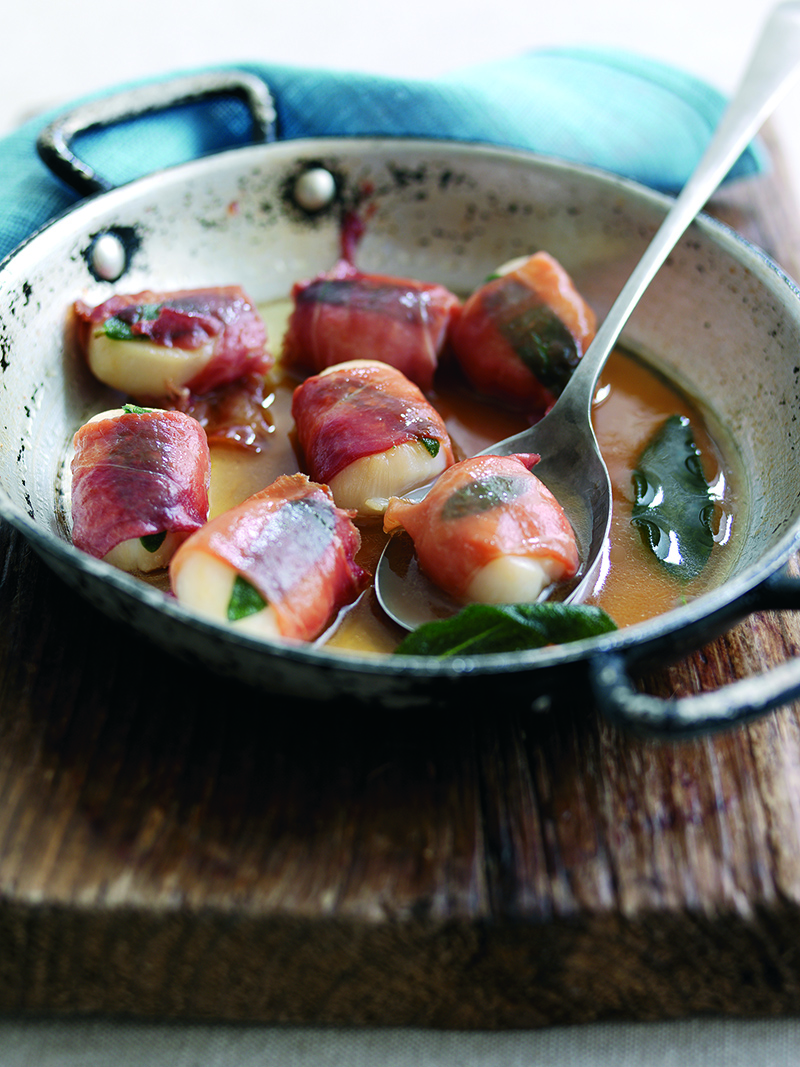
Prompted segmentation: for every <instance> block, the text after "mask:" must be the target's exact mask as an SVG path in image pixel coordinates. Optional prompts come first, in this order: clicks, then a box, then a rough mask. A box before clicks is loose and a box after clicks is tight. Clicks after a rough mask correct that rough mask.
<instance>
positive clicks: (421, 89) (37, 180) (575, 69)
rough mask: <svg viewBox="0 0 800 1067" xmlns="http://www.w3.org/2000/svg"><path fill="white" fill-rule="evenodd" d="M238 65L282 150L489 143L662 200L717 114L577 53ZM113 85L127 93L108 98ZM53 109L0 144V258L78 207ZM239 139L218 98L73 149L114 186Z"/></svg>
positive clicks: (693, 82) (622, 66)
mask: <svg viewBox="0 0 800 1067" xmlns="http://www.w3.org/2000/svg"><path fill="white" fill-rule="evenodd" d="M237 67H239V68H240V69H245V70H247V71H249V72H250V73H255V74H257V75H259V76H260V77H262V78H263V79H264V80H265V81H266V82H267V84H268V86H269V87H270V90H271V92H272V95H273V97H274V101H275V105H276V112H277V137H278V138H279V139H282V140H287V139H292V138H299V137H315V136H330V135H341V136H356V137H357V136H372V135H380V136H405V137H421V138H444V139H453V140H458V141H467V142H475V143H484V144H492V145H502V146H507V147H513V148H521V149H528V150H531V151H534V152H539V153H543V154H546V155H551V156H556V157H558V158H560V159H564V160H568V161H570V162H576V163H583V164H590V165H593V166H596V167H600V168H602V169H604V170H608V171H612V172H614V173H616V174H619V175H622V176H624V177H627V178H632V179H634V180H636V181H639V182H642V183H644V184H646V185H649V186H651V187H653V188H656V189H660V190H663V191H666V192H674V191H676V190H678V189H679V188H680V187H681V186H682V185H683V184H684V183H685V181H686V179H687V178H688V176H689V174H690V173H691V171H692V169H693V168H694V166H695V164H696V163H697V161H698V159H699V157H700V155H701V153H702V151H703V149H704V147H705V145H706V144H707V142H708V140H709V138H710V135H711V133H712V131H713V129H714V127H715V126H716V124H717V122H718V120H719V118H720V115H721V114H722V111H723V109H724V106H725V100H724V98H723V96H722V95H721V94H720V93H719V92H717V91H716V90H715V89H714V88H712V87H711V86H709V85H707V84H705V83H704V82H703V81H702V80H700V79H698V78H696V77H694V76H692V75H689V74H686V73H684V72H682V71H680V70H677V69H674V68H672V67H669V66H666V65H664V64H661V63H657V62H654V61H652V60H649V59H645V58H642V57H639V56H636V55H632V54H629V53H625V52H620V51H609V50H598V49H587V48H584V49H547V50H542V51H534V52H528V53H525V54H522V55H519V56H515V57H511V58H509V59H506V60H501V61H493V62H490V63H485V64H481V65H478V66H473V67H470V68H467V69H464V70H461V71H457V72H455V73H451V74H448V75H446V76H442V77H439V78H436V79H430V80H420V79H410V80H400V79H395V78H388V77H382V76H379V75H368V74H352V73H342V72H335V71H320V70H311V69H303V68H298V67H289V66H279V65H273V64H261V63H242V64H237ZM206 69H207V68H206ZM216 69H219V68H216ZM177 73H183V74H185V73H189V72H188V71H182V72H177ZM169 76H172V75H169ZM165 77H166V75H165ZM148 81H152V79H148ZM134 84H136V85H142V84H146V82H137V83H134ZM126 87H128V88H129V87H132V85H128V86H117V87H115V89H114V90H113V91H114V92H119V91H120V89H124V88H126ZM97 95H103V94H97ZM89 99H91V98H89ZM85 100H86V98H84V100H82V101H78V102H80V103H83V102H85ZM62 110H64V109H58V111H53V112H50V113H47V114H44V115H42V116H40V117H38V118H37V119H34V120H31V121H29V122H27V123H26V124H25V125H23V126H21V127H20V128H19V129H18V130H16V131H14V132H13V133H12V134H10V135H8V136H6V137H5V138H3V139H2V140H0V258H2V257H4V256H5V255H7V254H8V253H9V252H11V251H12V250H13V249H14V248H15V247H16V246H17V245H18V244H19V243H21V242H22V241H23V240H24V239H25V238H26V237H27V236H28V235H29V234H31V233H32V232H33V231H35V230H37V229H38V228H40V227H41V226H42V225H44V224H45V223H46V222H48V221H49V220H50V219H52V218H53V217H54V216H56V215H58V214H60V213H62V212H63V211H65V210H67V209H68V208H69V207H71V206H72V205H73V204H75V203H76V202H77V200H78V199H79V197H78V196H77V194H76V193H74V192H73V191H72V190H70V189H69V188H67V187H66V186H65V185H63V184H62V183H61V182H60V181H59V180H58V179H56V178H54V177H53V176H52V175H51V174H50V173H49V171H48V170H47V169H46V167H45V166H44V164H43V163H42V162H41V161H40V159H39V157H38V155H37V153H36V147H35V146H36V137H37V135H38V133H39V131H40V130H41V129H42V128H43V126H44V125H45V124H46V123H48V122H50V121H52V120H53V118H55V117H56V115H57V114H59V113H60V112H61V111H62ZM250 128H251V123H250V118H249V115H248V113H247V111H246V109H245V107H244V105H243V104H240V103H239V102H238V101H237V100H235V99H234V98H231V99H229V100H228V99H225V100H214V101H207V102H205V103H204V104H198V105H183V106H182V107H180V108H173V109H171V110H168V111H165V112H163V113H157V114H155V115H152V116H148V117H146V118H139V119H137V120H136V121H133V122H124V123H120V124H118V125H117V126H114V127H109V128H105V129H102V130H99V131H94V132H89V133H86V134H83V135H82V136H81V138H80V139H79V140H78V141H76V148H77V149H78V151H79V154H80V155H81V156H82V157H83V158H85V159H86V160H87V162H89V163H90V164H91V165H92V166H93V167H94V169H95V170H97V171H98V173H101V174H102V175H103V176H104V177H105V178H107V179H108V180H110V181H112V182H113V183H114V184H117V185H119V184H123V183H126V182H129V181H131V180H133V179H135V178H137V177H140V176H141V175H143V174H146V173H148V172H149V171H151V170H156V169H160V168H162V167H165V166H169V165H172V164H175V163H181V162H185V161H187V160H189V159H194V158H198V157H200V156H203V155H206V154H208V153H210V152H214V151H219V150H220V149H222V148H228V147H232V146H235V145H237V144H243V143H246V142H247V141H248V139H249V136H250ZM766 163H767V160H766V157H765V154H764V151H763V149H762V148H761V147H760V145H759V144H757V143H755V144H753V145H751V146H750V148H749V149H747V151H745V152H744V153H743V154H742V156H741V158H740V159H739V161H738V162H737V164H736V165H735V166H734V167H733V168H732V170H731V174H730V175H729V177H743V176H747V175H752V174H756V173H758V172H759V171H761V170H763V169H764V167H765V166H766Z"/></svg>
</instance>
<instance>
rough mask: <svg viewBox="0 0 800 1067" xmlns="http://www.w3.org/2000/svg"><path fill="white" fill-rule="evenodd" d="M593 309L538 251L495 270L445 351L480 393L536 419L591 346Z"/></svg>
mask: <svg viewBox="0 0 800 1067" xmlns="http://www.w3.org/2000/svg"><path fill="white" fill-rule="evenodd" d="M595 328H596V318H595V314H594V312H593V310H592V309H591V308H590V307H589V305H588V304H587V303H586V301H585V300H584V299H583V297H582V296H581V295H580V293H579V292H578V291H577V289H576V288H575V286H574V284H573V282H572V279H571V278H570V277H569V275H568V274H567V272H566V271H565V270H564V268H563V267H562V266H561V265H560V264H559V263H558V262H557V260H555V259H554V258H553V257H552V256H550V255H549V254H548V253H546V252H537V253H536V254H535V255H533V256H528V257H526V258H523V259H520V260H514V261H513V262H512V263H510V264H507V265H506V266H505V267H501V268H500V270H499V272H498V273H497V274H496V275H494V276H492V277H491V278H490V279H489V280H488V281H487V282H486V283H485V284H484V285H482V286H481V287H480V288H479V289H477V290H476V291H475V292H474V293H473V294H472V295H471V296H470V297H469V298H468V299H467V300H466V302H465V303H464V307H463V308H462V311H461V314H460V315H459V317H458V319H457V320H456V321H455V322H454V323H453V327H452V329H451V331H450V347H451V350H452V352H453V354H454V356H455V358H456V360H457V361H458V363H459V364H460V366H461V369H462V370H463V372H464V374H465V376H466V378H467V379H468V381H469V382H470V383H471V385H472V386H473V387H474V388H475V389H476V390H477V391H478V392H480V393H482V394H484V395H486V396H491V397H494V398H496V399H499V400H501V401H503V402H504V403H507V404H510V405H512V406H514V407H518V408H523V409H524V410H526V411H528V412H529V413H532V414H541V413H543V412H544V411H546V410H547V409H548V408H549V407H551V406H552V404H553V402H554V401H555V400H556V398H557V397H558V396H559V395H560V393H561V391H562V390H563V388H564V386H565V385H566V384H567V382H568V381H569V379H570V376H571V374H572V372H573V370H574V369H575V367H576V366H577V364H578V362H579V360H580V359H581V357H582V356H583V354H584V352H585V351H586V349H587V348H588V347H589V345H590V344H591V342H592V340H593V338H594V335H595Z"/></svg>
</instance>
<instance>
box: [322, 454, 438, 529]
mask: <svg viewBox="0 0 800 1067" xmlns="http://www.w3.org/2000/svg"><path fill="white" fill-rule="evenodd" d="M446 466H447V456H446V450H445V449H444V448H440V449H439V452H438V454H437V455H436V456H432V455H431V454H430V452H429V451H428V449H427V448H426V447H425V445H423V444H422V442H421V441H406V442H404V443H403V444H401V445H393V446H392V447H391V448H388V449H386V451H385V452H376V453H374V455H371V456H362V457H361V458H360V459H356V460H354V461H353V462H352V463H350V464H349V465H348V466H347V467H345V468H344V469H343V470H341V471H339V473H338V474H335V475H334V476H333V478H331V479H330V482H329V483H328V484H329V486H330V490H331V492H332V493H333V499H334V502H335V503H336V505H337V506H338V507H340V508H345V509H348V510H351V511H356V512H358V514H359V515H360V516H361V517H362V518H371V517H378V516H380V515H382V514H383V513H384V511H386V505H387V504H388V503H389V498H390V497H393V496H402V495H403V493H408V492H410V491H411V490H412V489H416V488H417V486H420V485H425V484H426V483H427V482H430V481H432V480H433V479H434V478H436V477H438V475H440V474H441V473H442V471H443V470H444V469H445V467H446Z"/></svg>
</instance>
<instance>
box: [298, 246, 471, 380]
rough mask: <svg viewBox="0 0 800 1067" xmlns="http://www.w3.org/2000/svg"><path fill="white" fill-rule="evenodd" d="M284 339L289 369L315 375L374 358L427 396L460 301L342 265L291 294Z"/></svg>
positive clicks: (431, 287) (440, 289) (433, 287)
mask: <svg viewBox="0 0 800 1067" xmlns="http://www.w3.org/2000/svg"><path fill="white" fill-rule="evenodd" d="M292 299H293V301H294V309H293V311H292V314H291V316H290V318H289V324H288V329H287V332H286V336H285V338H284V349H283V360H284V362H285V364H286V365H287V366H290V367H298V368H301V369H303V370H305V371H312V372H319V371H321V370H324V369H325V368H326V367H331V366H333V365H334V364H336V363H344V362H347V361H349V360H353V359H378V360H381V361H382V362H384V363H388V364H390V366H392V367H396V368H397V369H398V370H400V371H402V372H403V374H405V375H406V377H407V378H410V379H411V381H412V382H414V383H415V384H416V385H418V386H419V387H420V388H421V389H423V390H425V391H427V390H429V389H430V388H431V386H432V384H433V375H434V372H435V370H436V367H437V365H438V361H439V356H440V355H441V353H442V351H443V349H444V345H445V342H446V339H447V335H448V330H449V327H450V323H451V322H452V321H453V319H454V318H455V316H456V315H457V314H458V312H459V309H460V301H459V300H458V297H456V296H455V295H454V294H453V293H451V292H449V290H447V289H446V288H445V287H444V286H442V285H438V284H435V283H429V282H421V281H415V280H412V279H407V278H395V277H391V276H388V275H383V274H366V273H363V272H362V271H359V270H358V269H357V268H355V267H354V266H352V265H351V264H350V263H347V262H345V261H344V260H342V261H341V262H340V263H338V264H337V265H336V267H335V268H334V269H333V270H331V271H328V272H326V273H324V274H320V275H318V276H317V277H316V278H314V279H312V280H310V281H303V282H297V283H296V284H295V285H294V286H293V288H292Z"/></svg>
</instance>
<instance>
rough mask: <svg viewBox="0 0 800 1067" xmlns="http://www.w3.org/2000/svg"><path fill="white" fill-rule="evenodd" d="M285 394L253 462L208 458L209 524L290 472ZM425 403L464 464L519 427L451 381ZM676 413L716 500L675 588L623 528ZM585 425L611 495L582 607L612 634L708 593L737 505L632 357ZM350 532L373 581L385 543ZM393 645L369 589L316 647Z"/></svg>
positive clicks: (697, 417)
mask: <svg viewBox="0 0 800 1067" xmlns="http://www.w3.org/2000/svg"><path fill="white" fill-rule="evenodd" d="M260 310H261V313H262V315H263V316H264V320H265V322H266V324H267V330H268V335H269V337H270V339H271V344H272V346H273V350H274V351H275V352H276V353H277V352H279V351H280V340H279V339H280V338H281V337H282V336H283V330H284V324H285V317H286V315H287V314H288V311H289V304H288V302H280V303H277V304H274V305H270V306H268V307H266V308H261V309H260ZM295 385H297V379H295V378H292V377H290V376H286V377H285V378H283V379H281V380H280V381H278V384H277V387H276V390H275V398H274V402H273V404H272V407H271V414H272V419H273V422H274V432H273V434H272V435H271V438H270V442H269V445H268V446H267V448H266V449H264V451H263V452H262V453H260V454H253V453H246V452H244V451H242V450H239V449H233V448H225V447H221V448H215V449H213V450H212V470H211V514H212V515H216V514H219V513H220V512H222V511H224V510H226V509H227V508H229V507H232V506H233V505H235V504H237V503H239V502H240V501H241V500H243V499H245V497H247V496H249V495H250V494H251V493H254V492H257V491H258V490H259V489H262V488H263V487H264V486H265V485H267V484H269V483H270V482H271V481H272V480H273V479H274V478H276V477H277V476H278V475H279V474H287V473H294V472H295V471H296V470H298V459H297V455H296V453H295V451H294V448H293V446H292V435H291V431H292V429H293V421H292V417H291V411H290V408H291V396H292V390H293V388H294V386H295ZM430 399H431V401H432V403H433V405H434V407H436V408H437V409H438V410H439V411H440V413H441V414H442V416H443V418H444V419H445V422H446V424H447V427H448V430H449V432H450V435H451V437H452V439H453V443H454V445H455V448H456V454H457V456H458V455H459V454H463V455H464V456H466V455H474V454H475V453H476V452H480V451H481V450H482V449H484V448H487V447H488V446H489V445H491V444H492V442H493V441H498V440H501V439H502V438H504V437H508V436H509V435H510V434H512V433H516V432H518V431H519V430H522V429H524V428H525V425H526V423H525V421H524V420H523V419H522V418H521V417H520V416H519V414H518V413H512V412H509V411H506V410H504V409H503V408H501V407H499V406H497V405H494V404H489V403H483V402H481V401H480V400H478V399H477V398H476V397H475V396H473V395H472V394H470V393H469V392H468V391H467V390H465V389H464V388H463V387H461V386H460V385H458V384H457V383H456V382H455V380H454V381H453V382H452V383H450V384H449V385H448V384H446V383H445V384H442V386H441V389H440V391H439V392H438V393H436V394H435V395H432V396H431V397H430ZM676 413H677V414H683V415H686V416H688V417H689V418H690V420H691V423H692V429H693V432H694V436H695V441H696V443H697V445H698V447H699V449H700V451H701V453H702V457H703V465H704V470H705V474H706V478H707V480H708V481H709V483H710V484H711V485H712V487H713V491H714V493H715V494H716V495H718V497H719V502H718V506H717V516H716V537H715V540H716V545H715V549H714V552H713V553H712V558H711V561H710V562H709V564H708V566H707V567H706V570H705V572H704V574H703V575H701V577H700V578H698V579H696V580H695V581H694V582H691V583H683V582H678V581H676V580H675V579H674V578H673V577H672V576H670V575H669V574H667V573H665V571H664V570H663V569H662V567H661V566H660V564H659V563H658V562H657V561H656V560H655V559H654V558H653V557H652V556H651V555H650V554H649V552H647V551H646V550H645V549H644V547H643V545H642V541H641V536H640V534H639V532H638V530H637V529H636V528H634V527H633V526H632V524H631V522H630V517H631V508H632V503H633V491H632V485H631V472H632V470H633V467H634V466H635V463H636V461H637V459H638V457H639V455H640V454H641V451H642V449H643V448H644V446H645V444H646V443H647V441H648V440H649V438H650V437H651V436H652V434H653V433H654V432H655V431H656V430H657V429H658V427H659V426H660V425H661V423H662V422H663V421H664V419H666V418H667V417H668V416H670V415H673V414H676ZM594 425H595V432H596V434H597V437H598V441H599V443H600V448H601V451H602V453H603V456H604V458H605V460H606V463H607V465H608V468H609V472H610V475H611V481H612V486H613V530H612V545H611V551H610V560H609V563H610V565H609V567H608V571H607V574H606V577H605V580H604V581H603V583H602V586H601V588H599V589H598V590H597V592H596V595H595V596H593V597H592V598H591V600H590V601H588V602H593V603H597V604H599V605H600V606H601V607H603V608H604V609H605V610H606V611H607V612H608V613H609V615H611V617H612V618H613V619H614V620H615V622H616V623H617V625H618V626H629V625H631V624H632V623H636V622H640V621H642V620H644V619H647V618H650V617H652V616H655V615H660V614H663V613H664V612H666V611H669V610H671V609H672V608H674V607H676V606H678V605H679V604H680V603H682V602H683V601H684V600H686V599H690V598H693V597H696V596H698V595H700V594H701V593H702V592H704V591H705V590H706V589H708V588H709V587H711V586H712V585H714V584H716V583H717V581H718V580H719V577H720V571H721V570H722V569H723V568H724V567H725V565H726V557H727V556H728V555H729V554H730V547H729V546H730V540H731V525H732V516H733V513H734V511H735V510H736V508H738V507H739V502H738V501H737V499H736V486H735V484H734V479H733V477H732V470H731V465H730V464H729V463H726V462H724V461H723V456H722V452H721V450H720V448H719V445H718V444H717V442H716V441H714V440H713V439H712V437H711V435H710V433H709V430H708V427H707V425H706V422H705V420H704V419H703V417H702V415H701V413H700V412H699V411H698V409H697V408H696V407H694V406H693V405H692V404H691V402H690V401H689V400H688V399H687V398H686V397H685V396H683V395H682V394H681V393H680V392H679V391H678V390H676V389H675V388H673V387H671V386H670V385H669V383H667V382H666V381H665V380H664V379H663V378H662V377H661V376H660V375H658V374H656V373H654V372H653V371H652V370H649V369H648V368H647V367H646V366H645V365H644V364H643V363H641V362H639V361H638V360H637V359H635V358H634V357H631V356H628V355H626V354H625V353H623V352H620V351H617V352H615V353H614V354H613V355H612V357H611V359H610V360H609V362H608V364H607V366H606V369H605V372H604V374H603V376H602V378H601V384H600V388H599V390H598V402H597V404H596V406H595V411H594ZM726 458H727V457H726ZM359 525H360V528H361V533H362V539H363V543H362V549H361V552H360V555H359V557H358V558H359V562H360V563H361V564H362V566H364V567H366V568H367V569H368V570H370V571H373V570H374V568H375V565H376V563H377V560H378V557H379V555H380V552H381V550H382V548H383V545H384V543H385V536H384V535H383V533H382V531H381V527H380V523H365V524H359ZM402 635H403V631H401V630H399V629H398V628H397V627H396V626H395V625H394V623H391V622H390V621H389V620H387V619H386V617H385V616H384V615H383V613H382V611H381V610H380V608H379V607H378V605H377V602H376V600H375V596H374V593H373V592H372V590H371V589H370V590H368V591H367V593H365V594H364V595H363V596H362V597H361V598H360V600H359V601H358V602H357V603H356V604H355V605H354V606H353V607H351V608H350V609H348V610H346V611H345V612H344V613H343V615H342V616H341V618H340V620H339V621H338V623H337V625H336V626H335V627H334V628H332V630H331V632H330V633H329V634H327V635H326V638H325V645H326V647H327V648H329V649H336V650H338V651H341V652H348V651H351V652H364V651H372V652H391V651H392V650H393V649H394V647H395V646H396V644H397V642H398V640H399V638H400V637H402Z"/></svg>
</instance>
